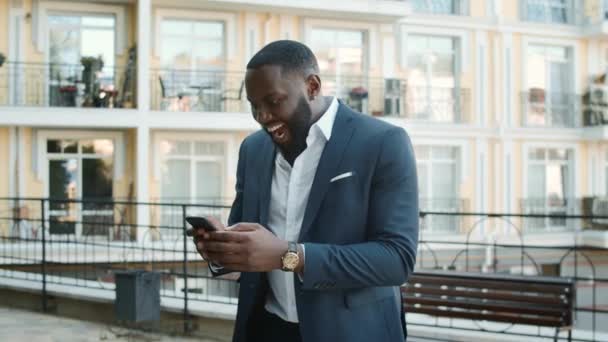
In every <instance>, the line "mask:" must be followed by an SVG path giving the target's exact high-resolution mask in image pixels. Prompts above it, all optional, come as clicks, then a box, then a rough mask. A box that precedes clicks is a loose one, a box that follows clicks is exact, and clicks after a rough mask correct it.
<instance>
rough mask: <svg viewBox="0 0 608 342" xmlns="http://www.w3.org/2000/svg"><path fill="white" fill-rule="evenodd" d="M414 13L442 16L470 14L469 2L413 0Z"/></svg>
mask: <svg viewBox="0 0 608 342" xmlns="http://www.w3.org/2000/svg"><path fill="white" fill-rule="evenodd" d="M412 11H413V12H415V13H424V14H442V15H468V14H469V9H468V1H467V0H412Z"/></svg>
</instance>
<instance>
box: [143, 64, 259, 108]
mask: <svg viewBox="0 0 608 342" xmlns="http://www.w3.org/2000/svg"><path fill="white" fill-rule="evenodd" d="M150 82H151V86H150V90H151V91H150V94H151V95H150V96H151V100H152V103H151V108H152V109H153V110H161V111H170V112H249V108H248V103H247V99H246V94H245V87H244V73H242V72H234V73H231V72H224V71H207V70H178V69H154V70H152V71H151V72H150Z"/></svg>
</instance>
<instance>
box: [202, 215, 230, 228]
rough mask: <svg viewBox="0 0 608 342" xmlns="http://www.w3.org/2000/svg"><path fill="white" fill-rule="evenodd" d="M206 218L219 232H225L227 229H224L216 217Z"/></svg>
mask: <svg viewBox="0 0 608 342" xmlns="http://www.w3.org/2000/svg"><path fill="white" fill-rule="evenodd" d="M205 218H206V219H207V221H209V223H211V224H212V225H213V226H214V227H215V229H217V230H224V229H226V228H225V227H224V225H223V224H222V223H221V222H220V221H218V220H217V219H216V218H215V217H213V216H205Z"/></svg>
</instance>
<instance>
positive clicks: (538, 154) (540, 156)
mask: <svg viewBox="0 0 608 342" xmlns="http://www.w3.org/2000/svg"><path fill="white" fill-rule="evenodd" d="M528 158H529V159H530V160H545V149H542V148H531V149H530V151H528Z"/></svg>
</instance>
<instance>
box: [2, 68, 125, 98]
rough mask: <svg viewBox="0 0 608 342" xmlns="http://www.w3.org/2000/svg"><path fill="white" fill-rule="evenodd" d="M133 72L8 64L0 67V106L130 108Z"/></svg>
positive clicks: (113, 69)
mask: <svg viewBox="0 0 608 342" xmlns="http://www.w3.org/2000/svg"><path fill="white" fill-rule="evenodd" d="M135 84H136V80H135V70H134V67H133V68H125V67H114V66H104V67H103V68H102V69H101V70H98V71H93V72H91V71H90V69H88V68H85V67H84V66H83V65H76V64H52V63H22V62H9V63H5V64H4V65H3V66H2V67H0V105H10V106H36V107H102V108H133V107H135V105H136V100H135Z"/></svg>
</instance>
